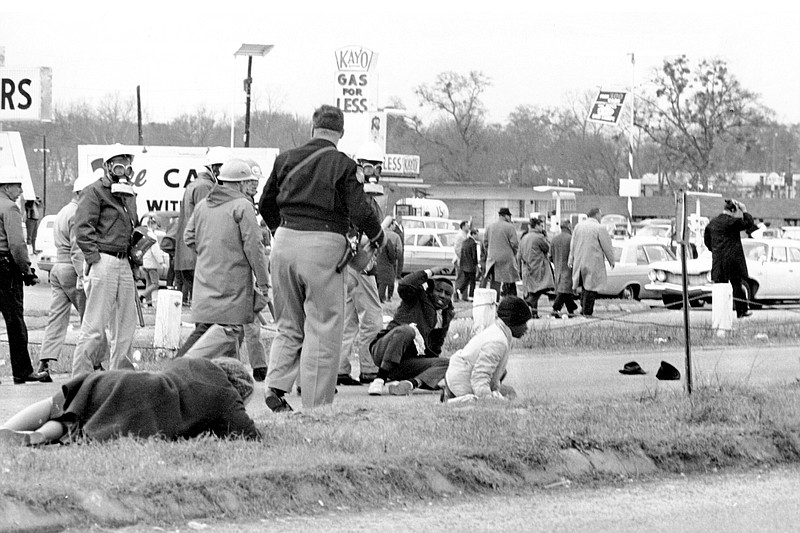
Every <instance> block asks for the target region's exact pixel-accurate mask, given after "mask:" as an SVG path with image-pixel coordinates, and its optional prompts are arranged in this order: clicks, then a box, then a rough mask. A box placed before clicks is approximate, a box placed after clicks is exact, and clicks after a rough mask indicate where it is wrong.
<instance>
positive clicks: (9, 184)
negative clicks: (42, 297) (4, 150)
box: [0, 166, 52, 384]
mask: <svg viewBox="0 0 800 533" xmlns="http://www.w3.org/2000/svg"><path fill="white" fill-rule="evenodd" d="M20 194H22V174H21V173H20V172H19V170H18V169H17V168H16V167H11V166H6V167H2V168H0V312H2V314H3V319H4V320H5V323H6V330H7V331H8V348H9V351H10V358H11V372H12V373H13V374H14V384H21V383H25V382H27V381H42V382H48V381H52V379H50V374H47V373H38V372H34V371H33V365H32V364H31V356H30V353H29V352H28V328H27V326H26V325H25V317H24V315H23V288H22V286H23V284H25V285H35V284H36V283H37V282H38V281H39V278H37V277H36V273H35V272H34V270H33V269H32V268H31V261H30V259H29V258H28V247H27V246H26V244H25V237H24V236H23V235H22V213H20V210H19V206H18V205H17V203H16V202H17V199H18V198H19V196H20Z"/></svg>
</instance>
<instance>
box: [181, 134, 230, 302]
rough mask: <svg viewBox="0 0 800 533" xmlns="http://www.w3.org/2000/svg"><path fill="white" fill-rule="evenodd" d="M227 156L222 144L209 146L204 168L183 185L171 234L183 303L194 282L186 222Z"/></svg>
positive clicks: (209, 189)
mask: <svg viewBox="0 0 800 533" xmlns="http://www.w3.org/2000/svg"><path fill="white" fill-rule="evenodd" d="M228 159H230V152H229V151H228V150H227V149H226V148H223V147H222V146H212V147H211V148H209V149H208V152H207V153H206V157H205V162H204V168H203V169H202V170H200V171H199V172H198V173H197V179H195V180H194V181H193V182H192V183H190V184H189V185H187V186H186V190H185V191H184V192H183V201H182V202H181V212H180V215H179V217H178V223H177V224H176V225H175V228H174V234H171V235H170V236H171V237H173V239H174V241H175V259H174V269H175V286H176V288H177V289H178V290H179V291H181V293H183V305H185V306H189V305H191V302H192V286H193V284H194V266H195V259H196V258H195V253H194V252H193V251H192V250H190V249H189V247H188V246H187V245H186V243H185V242H184V240H183V233H184V231H185V230H186V224H187V223H188V222H189V219H190V218H191V217H192V213H193V212H194V210H195V207H196V206H197V204H198V203H200V200H202V199H203V198H205V197H206V196H208V193H209V192H211V189H212V188H213V187H214V184H216V183H217V176H219V171H220V167H222V164H223V163H225V162H226V161H227V160H228Z"/></svg>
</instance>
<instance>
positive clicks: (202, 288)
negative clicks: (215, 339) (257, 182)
mask: <svg viewBox="0 0 800 533" xmlns="http://www.w3.org/2000/svg"><path fill="white" fill-rule="evenodd" d="M183 237H184V240H185V241H186V244H187V245H188V246H189V248H191V249H192V250H194V251H196V252H197V264H196V265H195V272H194V290H193V294H192V318H193V320H194V321H195V322H200V323H205V324H250V323H252V322H253V320H254V319H255V314H254V313H253V298H254V294H253V292H254V285H253V275H254V274H255V277H256V281H257V282H258V283H259V284H262V285H266V284H267V283H268V276H267V258H266V255H265V254H264V247H263V246H262V244H261V228H259V226H258V222H257V221H256V214H255V212H254V211H253V202H252V200H251V199H250V198H249V197H248V196H246V195H245V194H244V193H242V192H239V191H238V190H236V189H233V188H231V187H227V186H220V185H217V186H215V187H214V188H213V189H212V190H211V192H210V193H209V195H208V197H207V198H206V199H205V200H202V201H201V202H200V203H199V204H197V206H196V207H195V210H194V213H193V214H192V217H191V218H190V219H189V222H188V224H187V225H186V231H185V232H184V235H183Z"/></svg>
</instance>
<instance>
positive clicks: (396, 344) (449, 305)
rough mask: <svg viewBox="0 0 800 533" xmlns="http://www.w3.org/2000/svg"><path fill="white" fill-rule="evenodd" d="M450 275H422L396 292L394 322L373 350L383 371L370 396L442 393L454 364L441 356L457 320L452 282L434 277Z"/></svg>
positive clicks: (408, 278) (407, 279)
mask: <svg viewBox="0 0 800 533" xmlns="http://www.w3.org/2000/svg"><path fill="white" fill-rule="evenodd" d="M445 270H446V268H445V267H442V268H435V269H432V270H420V271H417V272H412V273H411V274H408V275H407V276H405V277H404V278H403V279H401V280H400V282H399V284H398V286H397V293H398V294H399V295H400V299H401V300H402V301H401V302H400V306H399V307H398V308H397V311H396V312H395V314H394V319H392V321H391V322H389V324H388V325H387V326H386V327H385V328H384V329H383V330H381V331H380V332H379V333H378V335H377V336H376V337H375V339H374V340H373V341H372V343H371V344H370V347H369V351H370V354H371V355H372V360H373V361H374V362H375V365H376V366H377V367H378V376H377V378H375V380H374V381H373V382H372V383H371V384H370V387H369V394H370V395H372V396H380V395H381V394H385V393H389V394H394V395H406V394H410V393H411V391H412V390H414V389H416V388H422V389H427V390H436V389H438V388H440V385H439V382H440V381H442V379H443V378H444V374H445V372H446V371H447V364H448V362H449V361H448V359H446V358H444V357H440V356H441V353H442V345H443V344H444V339H445V337H446V336H447V330H448V329H449V327H450V321H451V320H452V319H453V317H454V316H455V310H454V309H453V302H452V297H453V283H452V282H451V281H450V280H449V279H447V278H436V277H434V276H437V275H439V274H441V273H442V272H444V271H445Z"/></svg>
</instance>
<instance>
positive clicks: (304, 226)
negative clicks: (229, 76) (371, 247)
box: [258, 139, 381, 259]
mask: <svg viewBox="0 0 800 533" xmlns="http://www.w3.org/2000/svg"><path fill="white" fill-rule="evenodd" d="M325 147H333V148H334V149H333V150H330V151H328V152H325V153H323V154H321V155H319V156H317V157H316V158H315V159H313V160H312V161H310V162H309V163H308V164H306V165H305V166H303V167H302V168H301V169H300V170H299V171H298V172H296V173H295V174H294V175H293V176H292V177H291V179H289V180H286V176H287V174H289V172H291V170H292V169H293V168H294V167H295V166H297V165H298V164H299V163H301V162H302V161H303V160H304V159H306V158H307V157H308V156H310V155H311V154H313V153H314V152H316V151H317V150H319V149H321V148H325ZM258 207H259V212H260V213H261V216H262V217H263V218H264V220H265V221H266V223H267V226H269V228H270V229H271V230H272V231H273V232H274V231H275V230H276V229H277V228H278V226H280V225H283V226H285V227H287V228H290V229H294V230H299V231H329V232H333V233H339V234H341V235H346V234H347V232H348V230H349V229H350V224H351V223H352V224H353V225H354V226H356V227H357V228H358V229H360V230H361V231H362V232H364V233H365V234H366V235H367V236H368V237H369V238H370V239H373V238H375V237H377V236H378V235H380V233H381V221H380V219H379V218H378V216H377V215H376V214H375V211H374V210H373V209H372V206H371V205H370V202H369V199H368V198H367V195H366V194H365V193H364V187H363V185H362V184H361V183H360V182H359V181H358V179H356V163H355V161H353V160H352V159H350V158H349V157H347V156H346V155H344V154H343V153H341V152H339V151H338V150H336V149H335V145H334V144H333V143H332V142H330V141H328V140H326V139H312V140H311V141H309V142H308V143H306V144H304V145H303V146H301V147H299V148H295V149H293V150H288V151H286V152H284V153H282V154H280V155H279V156H278V157H277V158H276V159H275V164H274V166H273V167H272V173H271V174H270V176H269V179H268V180H267V184H266V185H265V186H264V192H263V193H262V195H261V200H260V201H259V205H258ZM336 259H338V258H336Z"/></svg>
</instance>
